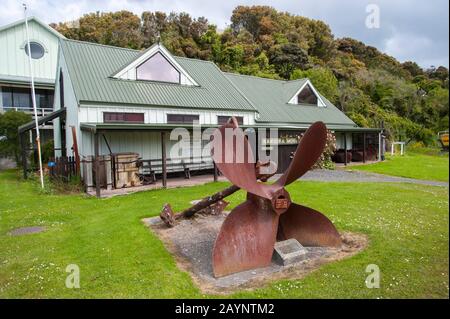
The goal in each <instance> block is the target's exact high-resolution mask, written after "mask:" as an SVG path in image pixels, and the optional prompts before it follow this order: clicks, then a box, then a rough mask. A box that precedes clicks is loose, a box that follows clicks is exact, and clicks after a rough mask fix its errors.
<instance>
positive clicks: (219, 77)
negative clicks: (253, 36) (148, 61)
mask: <svg viewBox="0 0 450 319" xmlns="http://www.w3.org/2000/svg"><path fill="white" fill-rule="evenodd" d="M61 49H62V52H63V54H64V58H65V61H66V63H67V66H68V69H69V75H70V79H71V80H72V83H73V87H74V90H75V96H76V98H77V100H78V101H79V102H92V103H96V102H98V103H111V104H132V105H139V104H140V105H146V106H148V105H155V106H168V107H185V108H204V109H228V110H246V111H255V108H254V107H253V106H252V105H251V104H250V103H249V102H248V101H247V100H246V98H245V97H244V96H243V95H242V94H241V93H240V92H239V91H238V90H237V89H236V88H235V87H234V85H233V84H232V83H231V81H229V80H228V78H227V77H226V76H225V75H224V74H223V73H222V72H221V71H220V70H219V68H218V67H217V66H216V65H215V64H213V63H211V62H209V61H202V60H195V59H187V58H181V57H176V56H175V57H174V58H175V59H176V61H177V62H178V63H179V64H180V65H181V67H182V68H183V69H184V70H186V72H188V73H189V75H190V76H191V77H193V78H194V79H195V81H196V82H197V83H198V84H199V86H198V87H197V86H187V85H179V84H170V83H158V82H150V81H130V80H121V79H114V78H111V75H112V74H113V73H114V72H115V71H117V70H118V69H120V68H121V67H123V66H124V65H126V63H130V62H131V61H133V60H134V59H135V58H137V57H138V56H139V55H140V54H141V53H142V52H141V51H136V50H131V49H124V48H119V47H112V46H105V45H99V44H94V43H89V42H81V41H74V40H67V39H62V40H61Z"/></svg>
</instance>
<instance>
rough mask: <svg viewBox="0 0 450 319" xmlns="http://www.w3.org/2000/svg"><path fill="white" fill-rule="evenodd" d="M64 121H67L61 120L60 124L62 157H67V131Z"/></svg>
mask: <svg viewBox="0 0 450 319" xmlns="http://www.w3.org/2000/svg"><path fill="white" fill-rule="evenodd" d="M63 121H65V120H64V119H60V121H59V124H60V127H59V129H60V132H61V134H60V135H61V156H66V155H67V149H66V129H65V127H64V123H63Z"/></svg>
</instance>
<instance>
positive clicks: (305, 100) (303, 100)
mask: <svg viewBox="0 0 450 319" xmlns="http://www.w3.org/2000/svg"><path fill="white" fill-rule="evenodd" d="M297 103H298V104H312V105H317V95H316V94H315V93H314V92H313V90H312V89H311V87H310V86H309V85H306V86H305V87H304V88H303V90H301V91H300V93H299V94H298V95H297Z"/></svg>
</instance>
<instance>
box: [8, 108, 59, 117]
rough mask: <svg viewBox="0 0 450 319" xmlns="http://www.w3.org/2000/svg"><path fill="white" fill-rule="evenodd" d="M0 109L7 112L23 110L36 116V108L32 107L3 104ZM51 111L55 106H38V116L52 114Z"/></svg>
mask: <svg viewBox="0 0 450 319" xmlns="http://www.w3.org/2000/svg"><path fill="white" fill-rule="evenodd" d="M0 110H1V111H3V112H7V111H22V112H25V113H28V114H31V115H32V116H33V117H34V110H33V108H32V107H28V108H27V107H14V106H3V107H0ZM51 112H53V108H51V107H38V108H37V116H38V118H39V117H44V116H46V115H48V114H50V113H51Z"/></svg>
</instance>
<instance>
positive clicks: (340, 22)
mask: <svg viewBox="0 0 450 319" xmlns="http://www.w3.org/2000/svg"><path fill="white" fill-rule="evenodd" d="M23 2H24V0H2V10H1V11H0V25H3V24H6V23H9V22H13V21H15V20H18V19H20V18H22V17H23V12H22V6H21V4H22V3H23ZM25 2H27V3H28V6H29V7H30V14H32V15H35V16H37V17H39V18H41V19H42V20H43V21H45V22H47V23H50V22H60V21H67V20H73V19H76V18H78V17H79V16H81V15H82V14H84V13H88V12H94V11H116V10H122V9H126V10H130V11H133V12H135V13H137V14H140V13H141V12H142V11H144V10H148V11H156V10H159V11H165V12H170V11H176V12H181V11H186V12H188V13H190V14H191V15H192V16H194V17H197V16H205V17H207V18H208V19H209V21H210V22H212V23H215V24H217V25H218V26H219V28H224V27H225V26H226V25H227V24H229V18H230V16H231V12H232V10H233V8H235V7H236V6H238V5H256V4H265V5H271V6H273V7H275V8H276V9H278V10H280V11H288V12H290V13H293V14H299V15H303V16H307V17H310V18H313V19H320V20H323V21H325V22H326V23H327V24H329V25H330V26H331V29H332V31H333V33H334V34H335V36H336V37H343V36H349V37H353V38H355V39H358V40H361V41H363V42H365V43H366V44H369V45H373V46H375V47H377V48H378V49H379V50H381V51H383V52H386V53H388V54H390V55H393V56H394V57H396V58H397V59H398V60H400V61H406V60H412V61H416V62H417V63H419V64H420V65H421V66H422V67H429V66H430V65H435V66H438V65H445V66H446V67H448V65H449V49H448V48H449V13H448V11H449V1H448V0H429V1H423V0H290V1H288V0H280V1H269V0H259V1H252V0H227V1H215V0H173V1H172V0H165V1H161V0H107V1H101V0H90V1H89V0H25ZM368 4H377V5H378V7H379V8H380V28H379V29H369V28H367V27H366V26H365V20H366V17H367V15H368V13H366V6H367V5H368Z"/></svg>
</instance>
